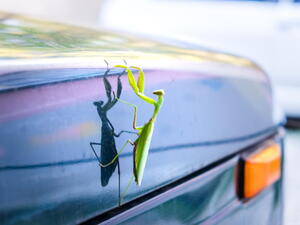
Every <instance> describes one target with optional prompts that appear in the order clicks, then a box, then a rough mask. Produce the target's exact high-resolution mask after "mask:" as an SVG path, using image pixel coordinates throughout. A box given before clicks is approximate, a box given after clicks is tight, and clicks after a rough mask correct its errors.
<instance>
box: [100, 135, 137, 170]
mask: <svg viewBox="0 0 300 225" xmlns="http://www.w3.org/2000/svg"><path fill="white" fill-rule="evenodd" d="M128 143H130V144H132V145H134V143H133V142H132V141H131V140H127V141H126V142H125V144H124V145H123V146H122V148H121V149H120V151H119V152H118V153H117V154H116V155H115V157H114V158H113V159H112V160H111V161H110V162H109V163H107V164H102V163H101V162H100V160H99V165H100V166H101V167H107V166H109V165H111V164H113V163H114V162H115V161H116V159H117V158H118V157H119V155H120V154H121V152H122V151H123V150H124V148H125V147H126V145H127V144H128Z"/></svg>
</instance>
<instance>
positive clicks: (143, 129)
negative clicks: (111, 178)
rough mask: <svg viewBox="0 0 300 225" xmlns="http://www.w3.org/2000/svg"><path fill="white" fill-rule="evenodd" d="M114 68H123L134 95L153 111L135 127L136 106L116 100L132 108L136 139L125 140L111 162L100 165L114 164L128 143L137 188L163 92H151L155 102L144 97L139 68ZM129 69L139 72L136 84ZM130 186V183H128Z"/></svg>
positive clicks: (140, 181)
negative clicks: (130, 148) (143, 121)
mask: <svg viewBox="0 0 300 225" xmlns="http://www.w3.org/2000/svg"><path fill="white" fill-rule="evenodd" d="M115 67H121V68H124V69H125V70H126V72H127V75H128V82H129V85H130V86H131V88H132V89H133V91H134V93H135V94H136V95H137V96H138V97H139V98H141V99H142V100H144V101H145V102H147V103H149V104H151V105H153V106H154V111H153V114H152V116H151V118H150V119H149V121H148V122H147V123H145V124H144V125H143V126H136V120H137V106H135V105H134V104H131V103H128V102H126V101H123V100H121V99H118V101H120V102H122V103H125V104H127V105H130V106H132V107H133V108H134V116H133V129H135V130H137V131H138V138H137V139H136V140H135V141H134V142H132V141H131V140H127V141H126V143H125V144H124V145H123V146H122V148H121V149H120V151H119V152H118V153H117V154H116V156H115V157H114V158H113V159H112V161H111V162H109V163H107V164H105V165H104V164H100V166H102V167H107V166H109V165H111V164H113V163H114V161H115V160H116V159H117V158H118V157H119V155H120V153H121V152H122V151H123V149H124V148H125V146H126V145H127V144H128V143H130V144H132V145H133V146H134V148H133V176H134V179H135V182H136V183H137V185H138V186H140V185H141V183H142V179H143V175H144V170H145V166H146V162H147V158H148V153H149V149H150V145H151V140H152V134H153V130H154V123H155V120H156V117H157V115H158V113H159V111H160V109H161V107H162V105H163V101H164V94H165V93H164V90H162V89H160V90H156V91H153V94H154V95H157V100H156V101H155V100H154V99H152V98H150V97H148V96H146V95H145V94H144V87H145V74H144V72H143V70H142V69H141V68H139V67H135V66H131V67H127V66H123V65H116V66H115ZM130 68H133V69H137V70H138V71H139V76H138V80H137V82H136V80H135V78H134V75H133V73H132V71H131V69H130ZM129 184H130V183H129Z"/></svg>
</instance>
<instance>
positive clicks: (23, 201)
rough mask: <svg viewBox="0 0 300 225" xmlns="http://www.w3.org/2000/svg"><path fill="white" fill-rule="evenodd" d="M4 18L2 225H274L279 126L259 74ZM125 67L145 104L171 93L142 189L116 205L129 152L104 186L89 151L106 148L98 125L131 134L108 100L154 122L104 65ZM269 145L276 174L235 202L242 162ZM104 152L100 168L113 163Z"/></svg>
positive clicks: (233, 62) (191, 53)
mask: <svg viewBox="0 0 300 225" xmlns="http://www.w3.org/2000/svg"><path fill="white" fill-rule="evenodd" d="M1 17H2V18H3V20H2V21H1V22H2V25H1V27H2V30H1V39H0V42H1V48H0V74H1V75H0V84H1V85H0V105H1V107H0V140H1V142H0V174H1V175H0V176H1V183H0V192H1V205H0V218H1V222H2V223H3V224H74V223H104V224H107V223H114V224H115V223H124V224H126V223H127V224H140V223H143V224H153V223H157V224H168V223H169V224H174V223H176V224H195V223H203V224H207V223H209V224H241V223H243V222H244V221H247V224H258V223H260V224H267V223H269V224H280V223H281V217H282V202H283V199H282V175H281V176H278V177H277V179H276V180H273V181H272V182H267V181H268V180H267V179H268V178H269V176H272V175H273V176H275V175H278V174H280V171H279V170H281V168H282V166H281V165H282V159H283V157H281V156H282V155H283V154H284V151H283V148H282V142H283V138H282V132H281V129H282V128H281V127H282V125H283V122H284V120H283V118H282V117H281V114H280V113H277V112H278V111H276V108H275V107H276V104H273V96H272V92H271V87H270V83H269V79H268V78H267V76H266V74H265V73H264V72H263V71H262V70H261V69H260V68H259V67H257V65H256V64H254V63H253V62H251V61H250V60H248V59H245V58H241V57H236V56H232V55H226V54H222V53H218V52H214V51H209V50H205V49H197V50H195V49H193V48H192V47H188V46H186V47H185V48H183V47H180V46H176V45H168V44H163V43H161V42H157V41H148V40H144V39H139V38H135V37H132V36H130V35H128V36H126V35H118V34H114V33H109V32H102V31H101V32H100V31H93V30H88V29H82V28H78V27H68V26H64V25H60V24H53V23H47V22H43V21H36V20H33V19H29V18H25V17H20V16H13V15H2V16H1ZM124 59H125V60H126V62H127V63H128V65H140V66H141V67H142V68H143V69H144V71H145V73H146V74H147V87H146V88H145V93H149V92H150V91H151V90H155V89H164V90H165V91H166V93H168V94H167V98H166V99H165V102H164V106H163V110H161V111H160V114H159V117H158V118H157V122H156V127H155V132H154V133H153V138H152V142H151V147H150V150H149V156H148V161H147V166H146V169H145V173H144V178H143V183H142V185H141V186H140V187H139V186H136V185H132V186H131V187H130V189H129V191H128V193H127V194H126V195H125V196H124V201H123V202H122V204H121V206H119V199H120V196H119V195H120V191H119V190H120V189H121V191H122V190H125V189H126V185H127V184H128V181H129V180H130V177H131V176H132V148H130V147H129V146H128V148H127V147H126V148H125V149H124V151H123V152H122V153H121V154H120V157H119V158H118V161H119V162H118V163H119V165H120V176H119V174H118V173H114V171H113V170H115V168H113V167H115V165H114V166H113V167H112V168H111V169H109V170H108V171H107V173H108V174H109V175H107V177H105V176H104V174H105V173H106V171H105V172H104V170H103V169H102V170H101V171H100V173H101V174H100V176H102V178H103V179H104V177H105V179H104V180H103V182H102V185H101V183H100V182H99V165H98V164H99V162H98V160H97V158H96V157H95V155H94V153H93V151H92V150H91V147H90V142H93V141H95V142H98V141H97V140H99V137H101V138H102V139H103V137H104V136H105V134H103V133H101V130H102V128H103V126H106V125H108V126H109V128H108V129H106V128H105V131H102V132H112V131H122V130H128V127H131V126H132V110H130V109H128V106H127V105H124V104H119V103H118V104H117V103H115V101H114V100H113V98H112V96H111V95H110V93H109V92H110V90H114V91H117V92H118V90H119V92H120V94H117V96H118V95H119V96H120V95H121V92H122V99H126V101H129V102H132V103H134V104H136V105H137V106H138V107H139V109H141V110H140V114H139V118H138V119H139V120H140V121H147V120H148V119H149V117H150V116H151V114H152V111H153V108H152V106H151V105H149V104H146V103H144V102H143V101H140V100H139V99H138V98H136V95H135V93H134V92H133V91H132V88H131V87H130V85H129V84H128V81H127V76H126V75H125V74H124V69H123V68H113V67H112V66H110V68H109V71H108V70H107V63H106V62H105V60H106V61H107V62H108V64H109V65H120V64H121V65H123V64H124V61H123V60H124ZM136 74H137V71H134V75H136ZM110 86H111V88H110ZM121 86H122V91H120V90H121V88H120V87H121ZM110 98H111V99H110ZM104 99H107V101H106V103H108V104H109V105H110V106H112V105H113V107H111V108H110V109H109V111H106V113H107V115H106V116H107V118H105V120H104V122H103V118H102V117H101V116H100V114H101V113H102V112H100V114H98V112H97V111H96V110H95V105H94V104H93V103H94V102H96V103H97V102H98V103H99V106H101V107H104V105H103V104H104V103H103V104H100V101H104ZM114 103H115V104H114ZM97 106H98V104H97ZM97 106H96V107H97ZM97 109H99V110H101V109H103V108H99V107H97ZM99 116H100V119H102V121H101V124H100V123H99ZM106 119H108V120H109V121H110V122H111V124H110V125H109V122H108V121H107V120H106ZM106 122H107V124H106ZM112 125H113V126H112ZM116 133H117V132H116ZM110 134H112V133H110ZM106 135H107V134H106ZM132 135H135V134H131V133H126V132H124V133H122V135H120V136H119V137H118V138H114V137H113V138H112V136H110V140H111V141H112V139H113V140H114V145H111V146H110V147H109V149H110V150H112V151H118V150H119V149H120V148H121V146H122V144H123V143H124V142H125V141H126V140H127V139H129V138H132ZM102 139H101V140H99V142H98V143H101V142H102ZM269 146H279V147H278V148H276V149H279V151H280V152H277V157H275V155H272V157H273V158H271V160H269V161H270V162H275V163H277V164H276V165H278V167H277V170H276V171H275V172H276V173H272V172H273V171H268V172H267V173H266V176H265V177H262V178H263V179H264V180H263V181H266V184H265V185H263V186H260V189H257V190H256V191H257V192H255V195H254V196H251V197H247V196H245V195H243V194H240V193H244V192H243V190H244V189H243V188H244V186H243V185H244V184H245V179H244V175H243V174H244V173H243V172H242V171H243V169H242V168H243V165H244V164H245V163H244V164H243V163H241V162H243V160H244V155H245V153H248V154H250V153H251V154H252V153H253V154H254V153H255V155H261V154H263V155H264V152H265V151H266V149H268V147H269ZM100 150H101V148H98V150H96V149H95V151H96V152H97V153H99V151H100ZM103 150H104V149H103ZM107 150H108V149H107ZM101 151H102V150H101ZM102 153H103V154H104V155H102V156H101V153H100V160H103V159H104V158H105V157H106V154H108V155H107V158H109V157H111V152H108V151H107V153H105V152H104V151H102ZM251 154H250V155H251ZM109 155H110V156H109ZM242 156H243V157H242ZM254 158H255V157H254ZM258 158H259V157H258ZM246 159H247V158H246ZM255 159H257V157H256V158H255ZM244 161H246V160H244ZM269 161H267V162H265V161H264V162H263V163H264V166H268V165H269V164H268V163H269ZM101 162H102V161H101ZM278 162H280V163H278ZM118 163H116V164H118ZM119 179H120V180H121V182H120V187H119ZM104 181H105V182H104ZM106 181H107V182H106ZM104 184H105V185H104ZM241 190H242V191H241ZM254 213H255V215H256V216H255V217H253V214H254Z"/></svg>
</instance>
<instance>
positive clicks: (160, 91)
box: [152, 89, 165, 96]
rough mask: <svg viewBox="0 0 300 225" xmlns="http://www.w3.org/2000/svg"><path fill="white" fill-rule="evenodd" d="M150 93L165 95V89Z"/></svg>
mask: <svg viewBox="0 0 300 225" xmlns="http://www.w3.org/2000/svg"><path fill="white" fill-rule="evenodd" d="M152 93H153V94H155V95H157V96H164V95H165V91H164V90H163V89H159V90H155V91H153V92H152Z"/></svg>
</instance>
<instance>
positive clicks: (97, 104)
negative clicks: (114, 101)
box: [94, 101, 104, 107]
mask: <svg viewBox="0 0 300 225" xmlns="http://www.w3.org/2000/svg"><path fill="white" fill-rule="evenodd" d="M103 103H104V102H103V101H99V102H94V105H95V106H97V107H99V106H100V107H101V106H102V105H103Z"/></svg>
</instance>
